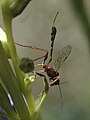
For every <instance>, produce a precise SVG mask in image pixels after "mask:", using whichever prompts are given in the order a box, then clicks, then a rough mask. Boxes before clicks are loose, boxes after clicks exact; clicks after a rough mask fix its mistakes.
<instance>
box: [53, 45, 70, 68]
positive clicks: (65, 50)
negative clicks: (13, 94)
mask: <svg viewBox="0 0 90 120" xmlns="http://www.w3.org/2000/svg"><path fill="white" fill-rule="evenodd" d="M71 51H72V47H71V45H67V46H65V47H64V48H63V49H62V50H61V51H60V52H59V53H58V55H57V58H56V60H55V63H54V65H55V68H56V69H57V70H58V69H59V68H60V66H61V65H62V64H63V62H64V61H65V60H66V59H67V58H68V56H69V55H70V53H71Z"/></svg>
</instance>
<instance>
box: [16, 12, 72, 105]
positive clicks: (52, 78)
mask: <svg viewBox="0 0 90 120" xmlns="http://www.w3.org/2000/svg"><path fill="white" fill-rule="evenodd" d="M58 13H59V12H57V13H56V15H55V17H54V20H53V25H52V28H51V46H50V48H51V49H50V52H48V51H47V50H45V49H42V48H39V47H32V46H28V45H22V44H19V43H16V44H17V45H19V46H22V47H27V48H31V49H33V50H39V51H42V52H45V55H43V56H40V57H38V58H35V59H34V60H33V61H36V60H39V59H42V58H44V60H43V63H42V64H39V65H42V67H43V69H44V72H46V73H47V75H48V77H49V87H50V86H54V85H58V86H59V91H60V96H61V100H62V92H61V87H60V85H61V84H63V83H66V82H60V75H59V68H60V66H61V65H62V64H63V62H64V61H65V60H66V59H67V58H68V56H69V55H70V53H71V50H72V47H71V45H67V46H65V47H64V48H63V49H62V50H61V51H60V54H59V56H58V58H57V60H56V69H55V68H53V67H51V66H49V64H50V63H51V62H52V56H53V47H54V41H55V36H56V33H57V29H56V26H55V25H54V24H55V21H56V18H57V15H58ZM48 54H50V59H49V60H48V62H46V61H47V59H48ZM36 74H37V75H39V76H41V77H44V78H45V75H43V74H42V73H40V72H36ZM62 103H63V102H62Z"/></svg>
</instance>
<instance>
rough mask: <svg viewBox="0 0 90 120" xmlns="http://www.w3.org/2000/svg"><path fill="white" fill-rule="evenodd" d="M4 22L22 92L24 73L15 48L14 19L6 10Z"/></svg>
mask: <svg viewBox="0 0 90 120" xmlns="http://www.w3.org/2000/svg"><path fill="white" fill-rule="evenodd" d="M3 21H4V26H5V32H6V35H7V41H8V45H9V50H10V55H11V59H12V63H13V66H14V70H15V73H16V76H17V80H18V81H17V82H18V84H19V87H20V88H21V90H23V89H24V80H23V79H24V76H23V74H22V72H21V71H20V69H19V65H18V64H19V61H18V56H17V52H16V48H15V44H14V40H13V35H12V18H11V17H10V16H8V15H7V14H6V13H5V12H4V10H3Z"/></svg>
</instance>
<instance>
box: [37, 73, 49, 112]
mask: <svg viewBox="0 0 90 120" xmlns="http://www.w3.org/2000/svg"><path fill="white" fill-rule="evenodd" d="M36 75H38V76H40V77H42V78H43V80H44V90H43V91H42V92H41V93H40V94H39V95H38V96H37V98H36V107H37V111H39V109H40V107H41V105H42V103H43V102H44V100H45V98H46V96H47V93H48V91H49V84H48V82H47V79H46V76H45V75H43V74H41V73H38V72H36Z"/></svg>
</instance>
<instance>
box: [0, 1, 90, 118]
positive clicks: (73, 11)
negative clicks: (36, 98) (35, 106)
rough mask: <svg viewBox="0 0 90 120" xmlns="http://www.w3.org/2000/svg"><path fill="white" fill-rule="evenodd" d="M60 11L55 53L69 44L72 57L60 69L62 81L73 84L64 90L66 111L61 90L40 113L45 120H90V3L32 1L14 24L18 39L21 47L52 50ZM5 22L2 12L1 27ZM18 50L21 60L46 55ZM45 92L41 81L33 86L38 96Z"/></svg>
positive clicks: (53, 91) (53, 92)
mask: <svg viewBox="0 0 90 120" xmlns="http://www.w3.org/2000/svg"><path fill="white" fill-rule="evenodd" d="M57 11H59V15H58V17H57V20H56V26H57V30H58V31H57V36H56V41H55V45H54V52H56V51H60V49H61V48H63V47H64V46H66V45H68V44H70V45H71V46H72V53H71V55H70V56H69V58H68V59H67V60H66V62H65V63H64V64H63V65H62V66H61V68H60V80H62V81H69V83H67V84H64V85H62V86H61V88H62V94H63V103H64V105H63V108H61V105H60V96H59V90H58V87H57V86H54V87H52V88H51V89H50V91H49V94H48V96H47V98H46V100H45V102H44V104H43V106H42V108H41V110H40V112H41V115H42V120H90V15H89V14H90V0H32V2H31V3H30V4H29V5H28V6H27V8H26V9H25V10H24V12H23V13H22V14H21V15H20V16H18V17H17V18H15V19H14V20H13V35H14V39H15V41H17V42H18V43H21V44H27V45H33V46H37V47H41V48H44V49H47V50H49V49H50V32H51V31H50V30H51V26H52V21H53V18H54V16H55V14H56V12H57ZM2 21H3V20H2V17H1V11H0V26H1V27H3V22H2ZM17 49H18V53H19V55H20V56H21V57H25V56H28V57H29V58H36V57H38V56H39V55H42V54H43V53H41V52H38V51H34V50H31V49H30V50H29V49H27V48H21V47H19V46H18V47H17ZM56 55H57V54H54V58H53V60H54V59H55V57H56ZM37 63H41V61H38V62H37ZM37 63H35V64H37ZM47 78H48V77H47ZM41 89H42V81H41V78H39V79H38V80H36V82H35V83H34V84H33V91H34V94H35V95H36V94H37V93H39V92H40V90H41Z"/></svg>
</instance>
